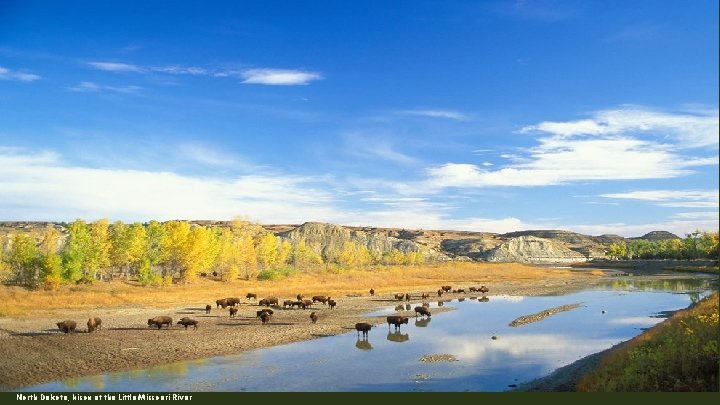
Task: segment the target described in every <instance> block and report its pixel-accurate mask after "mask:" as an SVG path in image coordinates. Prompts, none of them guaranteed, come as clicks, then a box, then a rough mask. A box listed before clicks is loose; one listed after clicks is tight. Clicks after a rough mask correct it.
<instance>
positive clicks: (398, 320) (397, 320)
mask: <svg viewBox="0 0 720 405" xmlns="http://www.w3.org/2000/svg"><path fill="white" fill-rule="evenodd" d="M386 319H387V323H388V329H390V325H395V329H400V325H402V324H407V323H408V318H407V317H405V316H402V315H390V316H388V317H387V318H386Z"/></svg>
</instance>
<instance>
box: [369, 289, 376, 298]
mask: <svg viewBox="0 0 720 405" xmlns="http://www.w3.org/2000/svg"><path fill="white" fill-rule="evenodd" d="M370 296H371V297H374V296H375V289H374V288H371V289H370Z"/></svg>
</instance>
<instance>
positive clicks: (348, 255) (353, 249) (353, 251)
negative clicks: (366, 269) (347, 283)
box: [337, 240, 358, 267]
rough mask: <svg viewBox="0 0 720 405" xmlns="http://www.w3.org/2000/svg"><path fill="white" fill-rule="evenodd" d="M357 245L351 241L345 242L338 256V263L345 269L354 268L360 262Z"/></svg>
mask: <svg viewBox="0 0 720 405" xmlns="http://www.w3.org/2000/svg"><path fill="white" fill-rule="evenodd" d="M357 251H358V249H357V245H356V244H355V243H354V242H352V241H349V240H346V241H344V242H343V245H342V247H341V248H340V253H339V254H338V256H337V262H338V264H339V265H341V266H343V267H353V266H355V265H356V264H357V262H358V254H357V253H358V252H357Z"/></svg>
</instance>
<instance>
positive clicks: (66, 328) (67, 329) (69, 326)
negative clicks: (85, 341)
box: [56, 320, 77, 333]
mask: <svg viewBox="0 0 720 405" xmlns="http://www.w3.org/2000/svg"><path fill="white" fill-rule="evenodd" d="M56 325H57V327H58V329H60V331H62V332H63V333H71V332H75V328H77V322H75V321H70V320H65V321H62V322H58V323H57V324H56Z"/></svg>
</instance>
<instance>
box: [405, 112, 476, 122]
mask: <svg viewBox="0 0 720 405" xmlns="http://www.w3.org/2000/svg"><path fill="white" fill-rule="evenodd" d="M398 114H403V115H415V116H420V117H430V118H446V119H451V120H457V121H466V120H468V119H469V117H468V116H467V115H466V114H463V113H461V112H457V111H452V110H401V111H398Z"/></svg>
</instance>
